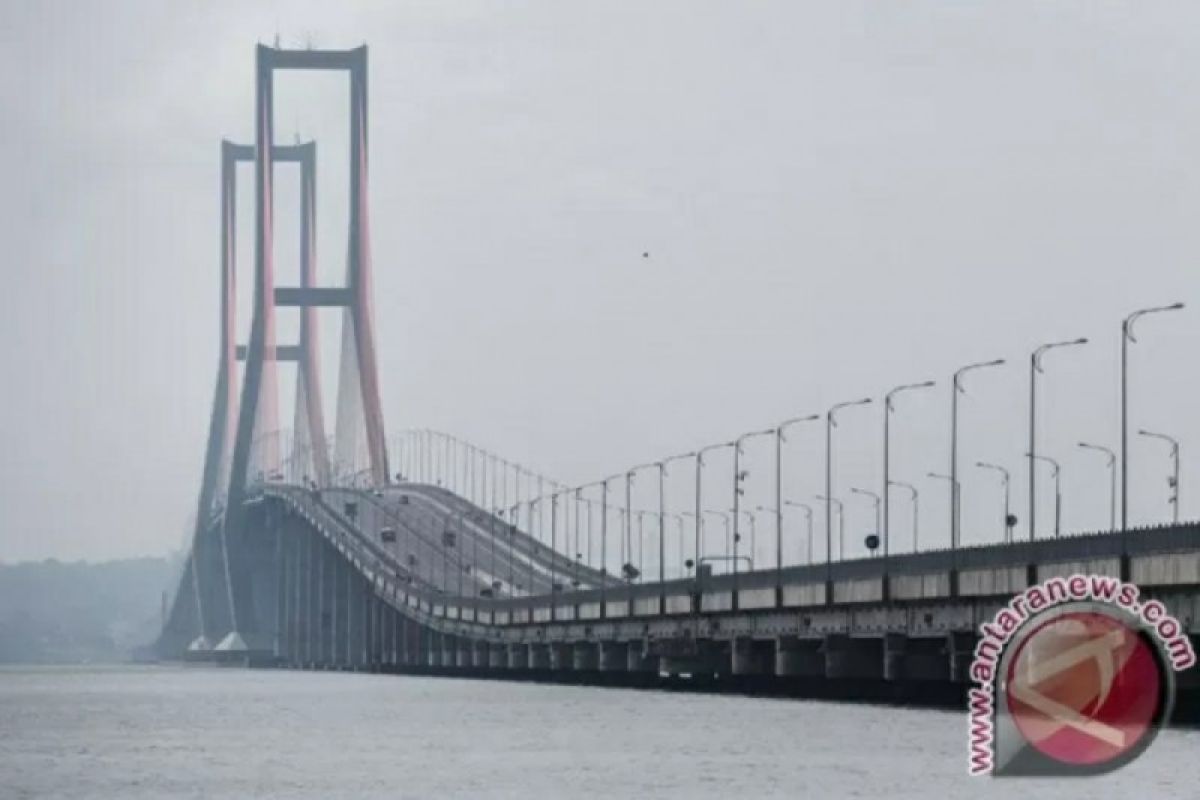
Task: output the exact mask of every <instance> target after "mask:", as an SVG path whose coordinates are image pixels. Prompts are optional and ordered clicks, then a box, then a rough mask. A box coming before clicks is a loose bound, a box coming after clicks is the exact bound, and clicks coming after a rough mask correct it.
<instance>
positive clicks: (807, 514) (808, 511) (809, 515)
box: [783, 500, 813, 564]
mask: <svg viewBox="0 0 1200 800" xmlns="http://www.w3.org/2000/svg"><path fill="white" fill-rule="evenodd" d="M783 504H784V505H785V506H794V507H796V508H802V509H804V518H805V520H807V522H808V555H807V557H806V558H805V559H804V563H805V564H812V559H813V554H812V544H813V509H812V506H810V505H809V504H808V503H797V502H796V501H795V500H784V501H783Z"/></svg>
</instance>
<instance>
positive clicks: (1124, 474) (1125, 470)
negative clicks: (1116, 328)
mask: <svg viewBox="0 0 1200 800" xmlns="http://www.w3.org/2000/svg"><path fill="white" fill-rule="evenodd" d="M1181 308H1183V303H1172V304H1171V305H1169V306H1155V307H1153V308H1143V309H1140V310H1138V311H1134V312H1133V313H1132V314H1130V315H1129V316H1127V317H1125V319H1123V320H1122V321H1121V536H1122V540H1121V541H1122V546H1121V549H1122V553H1123V557H1122V559H1121V579H1122V580H1129V574H1128V573H1129V343H1130V342H1133V343H1134V344H1137V337H1135V336H1134V335H1133V326H1134V323H1136V322H1137V321H1138V319H1139V318H1141V317H1144V316H1146V315H1147V314H1158V313H1161V312H1163V311H1178V310H1180V309H1181Z"/></svg>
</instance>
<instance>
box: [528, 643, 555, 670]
mask: <svg viewBox="0 0 1200 800" xmlns="http://www.w3.org/2000/svg"><path fill="white" fill-rule="evenodd" d="M529 668H530V669H550V645H548V644H531V645H529Z"/></svg>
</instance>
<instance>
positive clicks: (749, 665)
mask: <svg viewBox="0 0 1200 800" xmlns="http://www.w3.org/2000/svg"><path fill="white" fill-rule="evenodd" d="M772 650H773V646H772V643H771V642H769V641H767V642H761V641H757V640H755V639H751V638H748V637H738V638H735V639H734V640H733V641H732V642H730V643H729V662H730V663H729V666H730V671H731V672H732V673H733V674H734V675H770V674H771V673H772V672H773V671H774V666H775V664H774V659H773V655H774V654H773V652H772Z"/></svg>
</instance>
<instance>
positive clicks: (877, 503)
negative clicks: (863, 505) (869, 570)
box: [850, 486, 883, 549]
mask: <svg viewBox="0 0 1200 800" xmlns="http://www.w3.org/2000/svg"><path fill="white" fill-rule="evenodd" d="M850 491H851V492H852V493H853V494H861V495H863V496H864V497H869V498H871V501H872V502H873V503H874V504H875V535H876V536H878V535H879V525H880V522H881V519H880V507H881V506H882V505H883V502H882V501H883V498H881V497H880V496H879V495H878V494H876V493H875V492H871V491H868V490H866V489H858V488H856V487H853V486H851V487H850ZM868 549H870V548H868Z"/></svg>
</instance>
